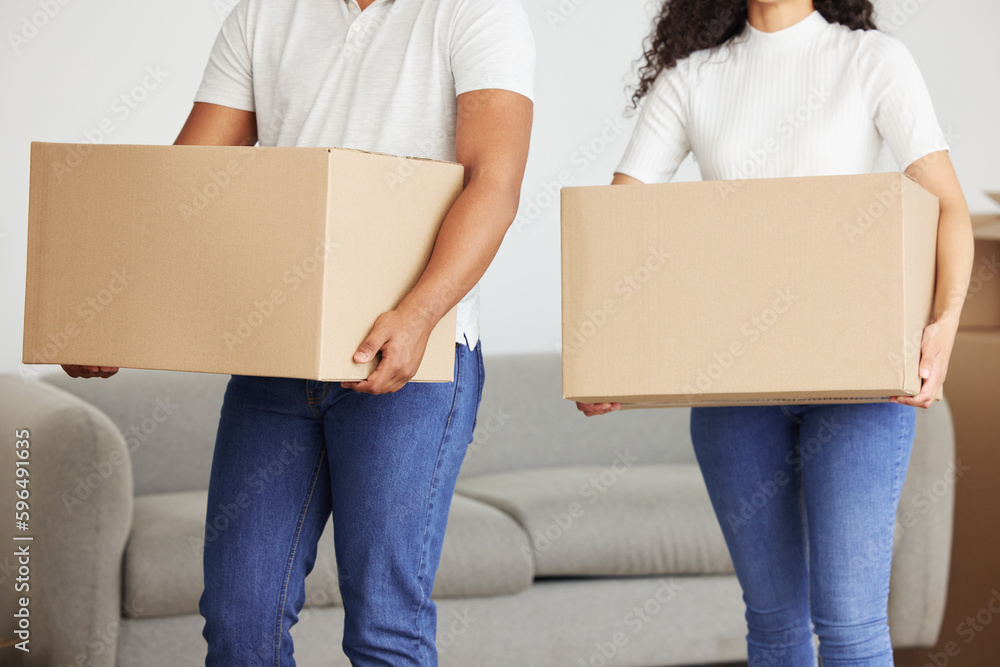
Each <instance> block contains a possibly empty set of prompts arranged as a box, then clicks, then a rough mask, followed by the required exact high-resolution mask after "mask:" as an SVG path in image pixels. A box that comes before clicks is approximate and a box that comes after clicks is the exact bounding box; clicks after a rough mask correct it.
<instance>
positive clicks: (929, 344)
mask: <svg viewBox="0 0 1000 667" xmlns="http://www.w3.org/2000/svg"><path fill="white" fill-rule="evenodd" d="M957 333H958V324H957V323H956V322H954V320H945V321H938V322H933V323H931V324H928V325H927V326H926V327H925V328H924V334H923V336H922V338H921V340H920V371H919V372H920V378H921V380H922V381H923V382H922V384H921V385H920V393H918V394H917V395H916V396H895V397H893V399H892V401H893V403H899V404H900V405H912V406H914V407H918V408H929V407H931V405H933V404H934V398H935V397H936V396H937V393H938V389H939V388H940V387H941V385H942V384H943V383H944V378H945V376H946V375H947V374H948V361H949V359H951V350H952V348H953V347H954V346H955V335H956V334H957Z"/></svg>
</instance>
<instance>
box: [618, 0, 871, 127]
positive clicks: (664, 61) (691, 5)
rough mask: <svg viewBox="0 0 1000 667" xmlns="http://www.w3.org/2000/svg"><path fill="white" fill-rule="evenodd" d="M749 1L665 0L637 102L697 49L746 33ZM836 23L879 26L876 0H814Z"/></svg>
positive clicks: (641, 71)
mask: <svg viewBox="0 0 1000 667" xmlns="http://www.w3.org/2000/svg"><path fill="white" fill-rule="evenodd" d="M747 2H748V0H708V1H706V0H664V3H663V8H662V9H660V13H659V15H658V16H657V17H656V22H655V28H653V33H652V34H651V35H650V36H649V37H648V38H646V41H645V43H644V53H643V57H642V58H640V61H642V60H645V62H644V63H643V65H642V66H641V67H640V68H639V84H638V86H637V87H636V90H635V92H634V93H633V94H632V106H633V107H635V106H638V104H639V101H640V100H641V99H642V98H643V97H644V96H645V95H646V93H648V92H649V90H650V88H652V86H653V82H654V81H655V80H656V77H657V76H658V75H659V74H660V72H662V71H663V70H665V69H670V68H671V67H673V66H674V65H676V64H677V61H678V60H681V59H683V58H686V57H687V56H689V55H691V54H692V53H694V52H695V51H699V50H701V49H707V48H712V47H716V46H721V45H723V44H725V43H726V42H727V41H729V40H730V39H732V38H733V37H735V36H736V35H738V34H740V33H741V32H742V31H743V28H744V26H745V25H746V22H747ZM813 7H815V8H816V10H817V11H818V12H819V13H820V14H822V15H823V18H825V19H826V20H827V21H829V22H830V23H841V24H843V25H845V26H847V27H848V28H850V29H851V30H875V29H876V27H875V19H874V14H875V10H874V8H873V7H872V3H871V0H813Z"/></svg>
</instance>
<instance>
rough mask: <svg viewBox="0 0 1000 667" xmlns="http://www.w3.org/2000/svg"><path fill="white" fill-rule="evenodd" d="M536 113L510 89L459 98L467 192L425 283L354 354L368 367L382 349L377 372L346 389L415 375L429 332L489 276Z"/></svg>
mask: <svg viewBox="0 0 1000 667" xmlns="http://www.w3.org/2000/svg"><path fill="white" fill-rule="evenodd" d="M532 114H533V105H532V103H531V100H529V99H528V98H526V97H524V96H522V95H519V94H517V93H513V92H510V91H506V90H476V91H471V92H468V93H463V94H462V95H459V96H458V123H457V127H456V130H455V154H456V159H457V160H458V161H459V162H461V163H462V164H463V165H464V166H465V189H464V190H463V191H462V194H461V195H460V196H459V198H458V199H457V200H456V201H455V203H454V205H452V207H451V210H450V211H449V212H448V215H447V216H446V217H445V219H444V221H443V222H442V223H441V229H440V230H439V231H438V236H437V240H436V241H435V243H434V250H433V252H432V253H431V258H430V260H429V261H428V263H427V267H426V268H425V269H424V272H423V274H422V275H421V277H420V280H418V281H417V284H416V285H415V286H414V287H413V289H412V290H410V292H409V293H408V294H407V295H406V296H405V297H404V298H403V300H402V301H401V302H400V303H399V305H398V306H397V307H396V308H395V309H394V310H390V311H388V312H386V313H383V314H382V315H380V316H379V318H378V319H377V320H375V324H374V326H373V327H372V330H371V332H370V333H369V334H368V337H367V338H366V339H365V341H364V342H363V343H362V344H361V346H360V347H359V348H358V351H357V352H356V353H355V354H354V361H356V362H357V363H366V362H368V361H370V360H371V359H372V358H373V357H374V356H375V354H376V353H378V352H380V351H381V353H382V359H381V361H380V362H379V365H378V368H376V369H375V371H374V372H373V373H372V374H371V375H370V376H369V377H368V379H366V380H363V381H361V382H344V383H342V384H343V386H344V387H347V388H350V389H354V390H356V391H360V392H364V393H369V394H385V393H391V392H394V391H398V390H399V389H401V388H402V387H403V385H405V384H406V383H407V382H408V381H409V380H410V378H412V377H413V376H414V374H416V372H417V368H419V366H420V361H421V359H423V355H424V348H425V347H426V345H427V339H428V337H429V336H430V333H431V330H432V329H433V328H434V326H435V325H436V324H437V323H438V321H439V320H440V319H441V318H442V317H444V315H445V314H446V313H447V312H448V311H450V310H451V309H452V308H453V307H454V306H455V304H457V303H458V302H459V301H461V299H462V297H463V296H465V294H467V293H468V291H469V290H470V289H472V287H473V286H474V285H475V284H476V283H477V282H478V281H479V279H480V278H481V277H482V276H483V274H484V273H485V272H486V269H487V268H488V267H489V265H490V262H492V261H493V257H494V256H495V255H496V253H497V250H499V248H500V244H501V242H502V241H503V238H504V234H506V232H507V228H508V227H510V224H511V223H512V222H513V221H514V217H515V216H516V215H517V206H518V200H519V198H520V194H521V180H522V178H523V177H524V165H525V162H526V161H527V159H528V143H529V139H530V136H531V120H532ZM401 224H405V220H404V221H401Z"/></svg>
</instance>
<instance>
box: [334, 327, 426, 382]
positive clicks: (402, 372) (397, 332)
mask: <svg viewBox="0 0 1000 667" xmlns="http://www.w3.org/2000/svg"><path fill="white" fill-rule="evenodd" d="M432 328H433V327H428V326H427V320H426V319H425V318H419V317H416V316H414V315H413V314H411V313H407V312H405V311H401V310H400V309H398V308H397V309H396V310H390V311H389V312H387V313H382V314H381V315H379V318H378V319H377V320H375V326H373V327H372V330H371V332H370V333H369V334H368V338H366V339H365V341H364V342H363V343H361V347H359V348H358V351H357V352H355V353H354V361H355V362H357V363H359V364H365V363H368V362H369V361H371V360H372V359H374V358H375V355H376V354H377V353H379V352H381V353H382V359H381V360H380V361H379V364H378V367H377V368H376V369H375V371H374V372H373V373H372V374H371V375H369V376H368V379H366V380H362V381H360V382H341V383H340V386H342V387H344V388H345V389H353V390H354V391H358V392H361V393H364V394H376V395H377V394H391V393H393V392H396V391H399V390H400V389H402V388H403V386H404V385H405V384H406V383H407V382H409V381H410V378H412V377H413V376H414V375H416V373H417V369H418V368H420V361H421V360H422V359H423V358H424V349H425V348H426V347H427V339H428V338H429V337H430V335H431V330H432Z"/></svg>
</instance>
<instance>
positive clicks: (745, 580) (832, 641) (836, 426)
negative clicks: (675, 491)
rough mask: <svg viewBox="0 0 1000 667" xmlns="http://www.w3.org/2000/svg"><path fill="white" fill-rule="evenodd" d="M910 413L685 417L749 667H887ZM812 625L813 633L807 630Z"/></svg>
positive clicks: (847, 408) (768, 410)
mask: <svg viewBox="0 0 1000 667" xmlns="http://www.w3.org/2000/svg"><path fill="white" fill-rule="evenodd" d="M915 416H916V412H915V409H914V408H912V407H908V406H903V405H897V404H895V403H867V404H850V405H846V404H841V405H808V406H806V405H803V406H781V407H725V408H695V409H693V410H692V413H691V435H692V439H693V441H694V445H695V453H696V454H697V457H698V464H699V465H700V466H701V471H702V474H703V475H704V477H705V482H706V484H707V485H708V492H709V495H710V496H711V499H712V505H713V506H714V508H715V513H716V515H717V516H718V519H719V523H720V524H721V525H722V531H723V533H724V534H725V537H726V543H727V544H728V546H729V553H730V555H731V556H732V559H733V565H734V566H735V568H736V576H737V578H738V579H739V581H740V584H741V585H742V587H743V599H744V601H745V602H746V605H747V611H746V618H747V626H748V630H749V632H748V634H747V644H748V653H749V657H750V663H749V664H750V667H761V666H764V665H766V666H768V667H810V666H812V665H815V664H816V656H815V652H814V649H813V643H812V632H813V629H815V631H816V634H817V635H818V636H819V639H820V655H821V656H822V657H823V665H824V667H846V666H848V665H850V666H851V667H862V666H864V667H882V666H885V667H891V665H892V664H893V663H892V647H891V645H890V642H889V627H888V623H887V607H888V599H889V572H890V565H891V561H892V539H893V531H894V528H895V520H896V510H897V507H898V505H899V496H900V492H901V489H902V485H903V480H904V478H905V477H906V468H907V466H908V465H909V460H910V451H911V450H912V447H913V436H914V423H915ZM810 621H811V623H810Z"/></svg>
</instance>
